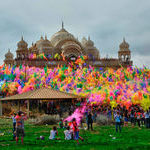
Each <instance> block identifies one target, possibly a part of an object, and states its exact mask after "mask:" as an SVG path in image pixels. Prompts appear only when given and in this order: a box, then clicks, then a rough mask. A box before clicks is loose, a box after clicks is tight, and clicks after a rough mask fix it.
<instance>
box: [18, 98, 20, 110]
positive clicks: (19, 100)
mask: <svg viewBox="0 0 150 150" xmlns="http://www.w3.org/2000/svg"><path fill="white" fill-rule="evenodd" d="M18 109H19V111H20V100H18Z"/></svg>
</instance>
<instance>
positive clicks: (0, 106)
mask: <svg viewBox="0 0 150 150" xmlns="http://www.w3.org/2000/svg"><path fill="white" fill-rule="evenodd" d="M2 114H3V106H2V101H1V100H0V116H2Z"/></svg>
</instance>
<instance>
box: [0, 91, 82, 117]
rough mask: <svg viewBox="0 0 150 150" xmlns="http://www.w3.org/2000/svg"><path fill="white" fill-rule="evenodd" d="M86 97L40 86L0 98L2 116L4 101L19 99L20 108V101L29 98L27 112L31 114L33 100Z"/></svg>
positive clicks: (60, 99)
mask: <svg viewBox="0 0 150 150" xmlns="http://www.w3.org/2000/svg"><path fill="white" fill-rule="evenodd" d="M83 98H84V97H81V96H78V95H74V94H70V93H66V92H62V91H59V90H54V89H51V88H39V89H34V90H31V91H28V92H25V93H22V94H16V95H13V96H8V97H5V98H1V99H0V116H1V115H2V102H3V101H9V102H11V101H18V106H19V110H20V101H21V100H27V113H28V116H29V112H30V101H31V100H37V101H38V100H57V101H62V100H68V99H71V100H78V99H83Z"/></svg>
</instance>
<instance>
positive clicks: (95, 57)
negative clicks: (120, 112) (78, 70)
mask: <svg viewBox="0 0 150 150" xmlns="http://www.w3.org/2000/svg"><path fill="white" fill-rule="evenodd" d="M17 47H18V48H17V50H16V58H15V59H14V58H13V54H12V53H11V52H10V50H9V51H8V53H7V54H6V55H5V60H4V63H5V64H7V65H14V64H16V65H17V66H19V65H20V64H25V65H28V66H36V67H44V66H46V65H47V66H49V67H56V66H57V65H58V64H59V65H63V64H66V65H67V62H68V61H64V60H63V57H65V58H66V60H69V61H74V60H75V59H76V58H77V57H78V56H81V55H86V56H88V59H87V60H86V64H87V65H92V66H95V67H104V68H105V67H112V68H115V69H117V68H119V67H120V66H121V65H122V66H123V67H127V66H129V65H132V61H131V51H130V50H129V44H128V43H127V42H126V41H125V39H123V42H122V43H121V44H120V46H119V51H118V58H100V54H99V50H98V49H97V48H96V47H95V46H94V42H93V41H92V40H91V39H90V37H88V39H86V38H85V37H83V39H82V41H81V42H80V41H79V40H78V39H77V38H75V37H74V36H73V35H72V34H71V33H69V32H68V31H67V30H66V29H65V28H64V25H63V23H62V28H61V30H60V31H58V32H56V33H55V34H54V35H53V36H52V37H51V38H50V40H48V39H47V36H45V38H43V37H41V39H40V40H39V41H37V42H35V43H32V45H31V47H29V48H28V44H27V43H26V42H25V41H24V39H23V37H22V38H21V41H19V42H18V44H17ZM31 54H32V55H35V56H37V55H40V54H44V55H45V56H46V58H48V59H46V60H45V59H41V58H35V59H29V56H30V55H31ZM56 54H58V55H59V56H60V58H59V60H58V59H55V58H54V57H55V55H56ZM62 54H63V57H62Z"/></svg>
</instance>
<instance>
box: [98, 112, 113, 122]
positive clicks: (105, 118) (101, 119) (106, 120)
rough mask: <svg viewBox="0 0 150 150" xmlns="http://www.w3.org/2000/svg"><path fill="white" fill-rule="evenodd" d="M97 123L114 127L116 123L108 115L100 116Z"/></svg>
mask: <svg viewBox="0 0 150 150" xmlns="http://www.w3.org/2000/svg"><path fill="white" fill-rule="evenodd" d="M96 123H97V124H98V125H113V124H114V121H113V120H112V119H109V118H108V117H107V116H106V115H102V114H100V115H98V116H97V118H96Z"/></svg>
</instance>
